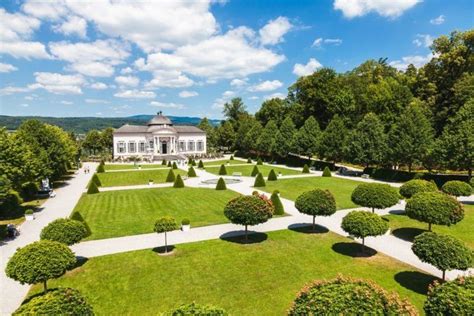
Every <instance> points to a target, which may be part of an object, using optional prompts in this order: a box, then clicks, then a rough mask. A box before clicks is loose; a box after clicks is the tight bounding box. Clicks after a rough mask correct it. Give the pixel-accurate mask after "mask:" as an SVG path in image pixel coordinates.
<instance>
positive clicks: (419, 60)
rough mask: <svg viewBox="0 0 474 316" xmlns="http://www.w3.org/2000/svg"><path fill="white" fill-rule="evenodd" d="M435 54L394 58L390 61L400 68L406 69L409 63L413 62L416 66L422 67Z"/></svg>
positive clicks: (392, 64)
mask: <svg viewBox="0 0 474 316" xmlns="http://www.w3.org/2000/svg"><path fill="white" fill-rule="evenodd" d="M433 57H434V56H433V54H431V53H429V54H428V55H426V56H420V55H414V56H405V57H402V59H401V60H394V61H391V62H390V63H389V65H390V66H392V67H395V68H397V69H398V70H406V69H407V67H408V65H410V64H413V66H415V67H416V68H420V67H422V66H423V65H424V64H426V63H427V62H429V61H430V60H431V58H433Z"/></svg>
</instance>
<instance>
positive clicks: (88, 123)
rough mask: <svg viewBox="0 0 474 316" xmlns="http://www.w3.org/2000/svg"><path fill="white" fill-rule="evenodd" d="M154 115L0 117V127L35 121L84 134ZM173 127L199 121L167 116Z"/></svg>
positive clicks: (192, 118)
mask: <svg viewBox="0 0 474 316" xmlns="http://www.w3.org/2000/svg"><path fill="white" fill-rule="evenodd" d="M153 116H154V115H147V114H141V115H133V116H129V117H48V116H7V115H0V126H5V127H6V128H7V129H8V130H15V129H17V128H18V126H20V124H21V123H22V122H23V121H25V120H30V119H36V120H40V121H42V122H45V123H48V124H52V125H57V126H59V127H61V128H63V129H64V130H66V131H71V132H74V133H77V134H84V133H87V132H88V131H90V130H92V129H104V128H106V127H113V128H118V127H120V126H122V125H124V124H132V125H134V124H135V125H143V124H145V123H146V122H147V121H149V120H150V119H151V118H152V117H153ZM168 118H169V119H170V120H171V121H172V122H173V124H175V125H197V124H199V122H200V121H201V118H199V117H187V116H168ZM209 121H210V122H211V124H214V125H217V124H219V122H220V120H212V119H210V120H209Z"/></svg>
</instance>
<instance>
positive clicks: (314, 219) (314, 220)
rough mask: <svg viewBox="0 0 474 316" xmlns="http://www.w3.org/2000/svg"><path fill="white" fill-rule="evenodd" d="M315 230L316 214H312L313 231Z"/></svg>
mask: <svg viewBox="0 0 474 316" xmlns="http://www.w3.org/2000/svg"><path fill="white" fill-rule="evenodd" d="M315 231H316V215H313V233H314V232H315Z"/></svg>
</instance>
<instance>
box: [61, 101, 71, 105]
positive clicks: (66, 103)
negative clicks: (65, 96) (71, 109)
mask: <svg viewBox="0 0 474 316" xmlns="http://www.w3.org/2000/svg"><path fill="white" fill-rule="evenodd" d="M61 104H64V105H72V104H74V102H71V101H66V100H62V101H61Z"/></svg>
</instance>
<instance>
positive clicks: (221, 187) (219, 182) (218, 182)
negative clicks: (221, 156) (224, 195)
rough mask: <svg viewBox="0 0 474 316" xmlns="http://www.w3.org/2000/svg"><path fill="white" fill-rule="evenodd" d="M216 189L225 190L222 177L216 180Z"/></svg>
mask: <svg viewBox="0 0 474 316" xmlns="http://www.w3.org/2000/svg"><path fill="white" fill-rule="evenodd" d="M216 190H227V186H226V184H225V181H224V179H222V177H221V178H219V180H217V185H216Z"/></svg>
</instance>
